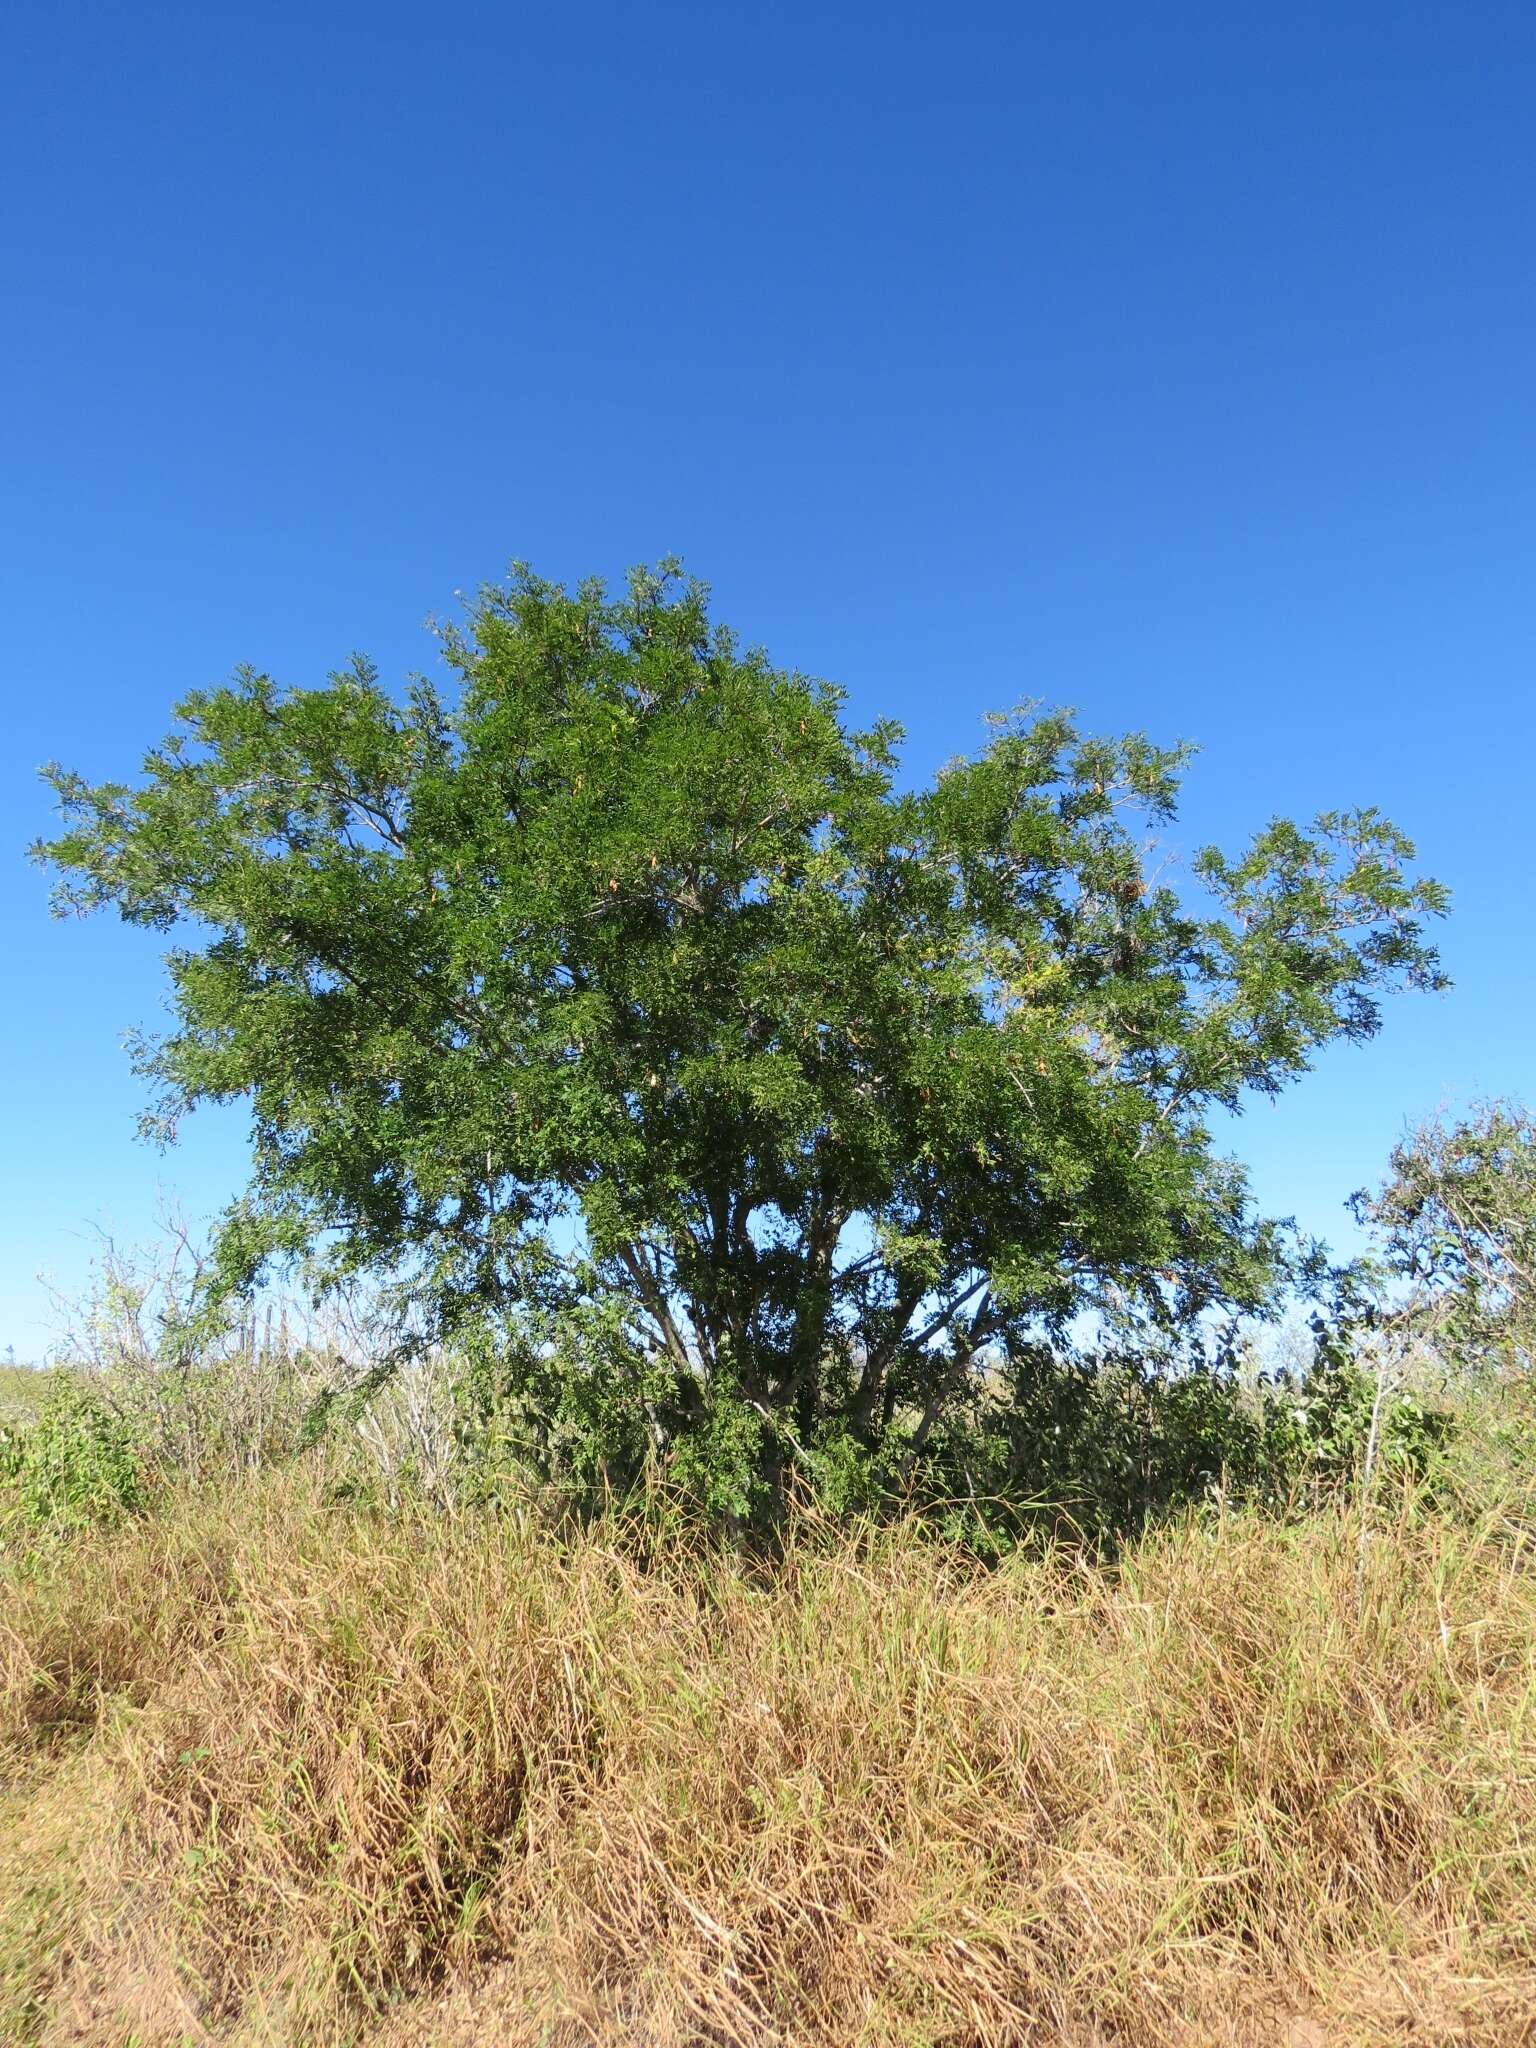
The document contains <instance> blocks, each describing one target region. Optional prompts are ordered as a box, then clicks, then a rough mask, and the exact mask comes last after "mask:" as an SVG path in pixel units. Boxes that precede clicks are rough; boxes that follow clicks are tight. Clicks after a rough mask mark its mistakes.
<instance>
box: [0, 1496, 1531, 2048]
mask: <svg viewBox="0 0 1536 2048" xmlns="http://www.w3.org/2000/svg"><path fill="white" fill-rule="evenodd" d="M1532 1565H1533V1557H1532V1551H1531V1544H1530V1540H1529V1538H1528V1537H1527V1535H1526V1534H1525V1533H1524V1530H1523V1528H1522V1527H1521V1526H1520V1525H1519V1524H1518V1522H1516V1521H1514V1520H1512V1519H1510V1518H1508V1517H1489V1518H1487V1519H1485V1520H1484V1521H1483V1522H1481V1523H1478V1524H1475V1525H1469V1524H1467V1523H1466V1522H1464V1521H1455V1520H1451V1519H1449V1518H1445V1517H1437V1516H1434V1515H1425V1514H1420V1513H1418V1512H1417V1511H1415V1510H1414V1509H1413V1507H1412V1506H1411V1504H1406V1505H1405V1506H1404V1508H1403V1511H1402V1513H1401V1514H1400V1516H1399V1517H1398V1518H1397V1519H1396V1520H1395V1521H1394V1522H1388V1523H1386V1524H1381V1523H1376V1524H1372V1525H1367V1526H1365V1527H1364V1528H1363V1529H1362V1524H1361V1522H1360V1520H1359V1518H1358V1517H1357V1516H1355V1515H1353V1514H1346V1513H1335V1514H1320V1515H1318V1516H1316V1517H1313V1518H1312V1519H1310V1520H1306V1521H1302V1522H1300V1523H1297V1524H1295V1525H1293V1526H1290V1527H1286V1526H1281V1525H1279V1524H1277V1523H1275V1522H1265V1521H1261V1520H1259V1519H1257V1518H1254V1519H1247V1518H1243V1517H1228V1518H1226V1519H1224V1520H1222V1519H1216V1518H1206V1519H1193V1520H1188V1521H1185V1522H1182V1523H1180V1524H1178V1525H1176V1526H1172V1527H1169V1528H1166V1529H1164V1530H1162V1531H1160V1532H1157V1533H1153V1534H1150V1535H1148V1536H1146V1537H1145V1538H1143V1539H1142V1540H1141V1541H1140V1542H1139V1543H1137V1544H1136V1545H1134V1546H1133V1547H1132V1548H1131V1549H1130V1550H1129V1551H1128V1552H1127V1553H1126V1554H1124V1555H1123V1556H1122V1557H1121V1559H1120V1560H1119V1562H1118V1563H1117V1564H1116V1565H1115V1566H1114V1567H1112V1568H1111V1567H1109V1566H1096V1565H1093V1564H1091V1563H1088V1562H1085V1561H1084V1560H1082V1559H1081V1558H1079V1557H1075V1556H1073V1555H1071V1554H1069V1553H1066V1552H1061V1553H1055V1554H1051V1555H1045V1556H1037V1557H1035V1558H1032V1559H1027V1558H1024V1557H1022V1556H1021V1557H1018V1558H1014V1559H1012V1560H1010V1561H1008V1562H1006V1563H1004V1564H1003V1565H1001V1566H1000V1567H998V1568H996V1569H993V1570H990V1571H988V1570H983V1569H982V1568H980V1567H979V1566H978V1565H976V1564H975V1563H974V1562H973V1561H970V1560H968V1559H967V1557H966V1556H965V1555H964V1554H963V1553H961V1552H960V1551H959V1550H957V1549H953V1548H949V1547H946V1546H945V1545H943V1544H942V1543H939V1542H937V1541H936V1540H935V1539H934V1538H933V1536H932V1535H931V1534H929V1533H923V1532H920V1531H918V1530H916V1529H914V1528H911V1527H909V1526H906V1525H898V1526H896V1527H891V1528H885V1529H880V1530H876V1529H872V1528H871V1529H864V1530H856V1531H847V1530H844V1531H841V1532H836V1531H833V1530H831V1529H829V1528H826V1527H823V1526H821V1525H818V1524H816V1523H815V1522H812V1521H806V1522H802V1523H800V1524H798V1525H796V1526H795V1527H794V1528H792V1529H791V1531H790V1532H789V1535H788V1539H787V1548H786V1550H785V1553H784V1555H783V1557H782V1558H781V1559H780V1560H778V1561H777V1562H776V1563H775V1564H774V1565H773V1566H772V1567H771V1568H768V1567H764V1566H761V1565H754V1564H753V1563H752V1562H751V1561H750V1560H747V1559H744V1558H741V1557H738V1556H733V1555H730V1554H728V1553H724V1552H722V1551H720V1550H718V1549H713V1550H710V1549H704V1550H701V1549H699V1548H698V1547H697V1546H691V1545H684V1544H681V1543H677V1542H669V1541H667V1540H665V1539H659V1540H658V1539H655V1538H654V1537H653V1536H651V1535H648V1534H647V1532H645V1531H643V1530H636V1529H634V1528H623V1527H621V1526H619V1525H618V1524H617V1523H614V1524H610V1525H607V1526H602V1527H598V1528H595V1529H591V1530H589V1531H587V1532H586V1533H585V1534H580V1535H572V1534H571V1533H569V1532H568V1531H567V1532H564V1533H562V1532H558V1531H556V1530H554V1529H553V1528H551V1527H549V1526H548V1525H546V1524H545V1523H543V1522H541V1521H540V1520H539V1519H538V1517H537V1516H536V1515H534V1514H533V1513H531V1512H530V1513H529V1514H527V1515H521V1516H520V1515H517V1514H506V1513H503V1514H501V1515H499V1516H496V1517H490V1516H485V1515H478V1516H455V1515H451V1514H449V1515H445V1514H441V1513H435V1514H430V1515H429V1514H425V1513H423V1514H421V1515H415V1514H412V1513H410V1512H405V1513H398V1514H391V1515H384V1514H380V1513H373V1512H365V1511H362V1510H358V1509H355V1508H352V1509H342V1510H338V1509H337V1508H335V1507H333V1506H328V1505H327V1504H326V1503H325V1501H324V1500H323V1498H322V1497H321V1496H320V1495H319V1494H318V1493H317V1492H316V1491H315V1490H314V1489H313V1488H312V1487H309V1486H307V1485H306V1483H305V1482H304V1481H303V1480H301V1479H300V1478H298V1477H296V1476H294V1475H293V1474H292V1473H288V1474H274V1475H268V1476H266V1477H259V1478H257V1479H253V1480H250V1481H248V1482H246V1483H245V1484H243V1485H242V1486H240V1487H239V1488H237V1489H234V1490H233V1491H231V1492H229V1493H227V1494H226V1496H225V1497H224V1498H222V1499H210V1498H208V1497H206V1496H204V1497H202V1498H200V1499H199V1498H189V1499H187V1500H186V1501H184V1502H183V1503H181V1504H180V1505H179V1506H176V1507H174V1508H173V1509H171V1510H169V1511H167V1512H164V1513H162V1514H160V1515H158V1516H156V1517H155V1518H153V1519H149V1520H145V1521H141V1522H136V1523H130V1524H128V1525H125V1526H124V1527H122V1528H119V1529H118V1530H117V1531H115V1532H113V1533H110V1534H99V1535H89V1534H87V1535H83V1536H80V1537H77V1538H73V1539H71V1540H70V1541H69V1542H67V1543H62V1544H57V1545H53V1546H51V1547H50V1546H42V1547H40V1548H39V1550H38V1552H37V1553H36V1554H35V1556H34V1557H33V1558H32V1559H31V1560H30V1561H29V1562H28V1563H27V1565H26V1566H25V1568H18V1569H15V1570H13V1571H11V1572H10V1574H9V1575H8V1576H7V1577H6V1578H5V1579H4V1581H3V1582H0V1674H3V1681H4V1691H3V1707H0V1754H3V1757H4V1764H5V1770H6V1773H7V1784H8V1790H7V1791H6V1793H5V1795H4V1796H5V1805H4V1808H3V1809H0V1827H3V1831H4V1837H5V1840H6V1842H7V1843H8V1845H9V1846H8V1847H7V1849H6V1850H4V1851H3V1852H0V1957H3V1961H4V1965H5V1973H6V1984H7V1989H6V1991H5V1993H4V1995H3V1999H0V2015H3V2025H0V2032H3V2031H4V2026H7V2025H8V2026H9V2029H10V2033H9V2034H8V2035H7V2036H6V2038H15V2039H18V2040H21V2039H30V2040H33V2041H36V2042H39V2043H61V2042H64V2041H73V2042H86V2043H93V2042H99V2043H103V2044H106V2043H112V2044H115V2048H123V2044H125V2043H127V2042H129V2041H134V2042H136V2043H138V2044H139V2048H150V2044H158V2043H162V2042H163V2043H178V2044H180V2043H185V2042H188V2041H192V2042H199V2043H201V2042H212V2041H220V2042H225V2041H227V2042H239V2043H257V2042H271V2043H276V2042H284V2043H290V2042H291V2043H300V2042H314V2043H342V2042H346V2041H350V2040H370V2041H379V2042H383V2043H395V2044H400V2048H405V2044H411V2043H417V2044H420V2043H427V2042H434V2043H435V2042H444V2043H452V2042H459V2041H462V2042H464V2043H471V2042H512V2043H521V2042H528V2043H530V2044H531V2043H535V2042H547V2043H551V2044H560V2043H566V2042H569V2043H572V2044H574V2043H577V2042H595V2043H603V2044H607V2043H612V2044H615V2048H617V2044H620V2043H624V2044H647V2048H674V2044H676V2048H681V2044H684V2043H705V2042H707V2043H712V2044H739V2048H748V2044H752V2048H757V2044H783V2048H791V2044H794V2048H800V2044H804V2048H812V2044H815V2048H821V2044H843V2043H846V2044H849V2048H853V2044H855V2043H859V2044H866V2043H867V2044H880V2043H892V2044H894V2043H898V2042H899V2043H903V2044H907V2043H911V2044H933V2048H938V2044H941V2043H942V2044H946V2048H961V2044H977V2048H981V2044H993V2043H996V2044H1004V2043H1025V2042H1028V2043H1039V2044H1048V2043H1061V2044H1068V2043H1070V2044H1079V2048H1081V2044H1088V2043H1112V2042H1113V2043H1134V2044H1141V2043H1146V2044H1153V2043H1164V2042H1167V2043H1184V2042H1187V2043H1195V2042H1199V2043H1228V2044H1239V2043H1254V2044H1257V2043H1261V2042H1262V2043H1271V2042H1280V2043H1287V2042H1289V2043H1292V2044H1300V2048H1316V2044H1319V2043H1324V2042H1327V2043H1355V2042H1360V2043H1364V2042H1378V2041H1379V2042H1387V2041H1392V2042H1398V2043H1403V2042H1418V2043H1426V2044H1427V2043H1436V2044H1438V2043H1443V2042H1448V2041H1464V2042H1469V2043H1487V2044H1489V2048H1494V2044H1497V2048H1506V2044H1510V2043H1514V2042H1518V2041H1520V2040H1523V2039H1536V1576H1533V1572H1532Z"/></svg>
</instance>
